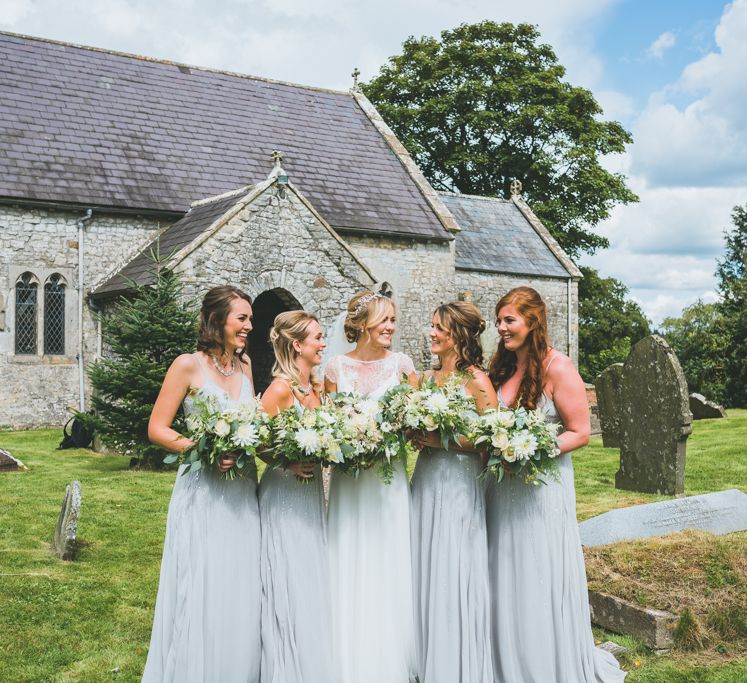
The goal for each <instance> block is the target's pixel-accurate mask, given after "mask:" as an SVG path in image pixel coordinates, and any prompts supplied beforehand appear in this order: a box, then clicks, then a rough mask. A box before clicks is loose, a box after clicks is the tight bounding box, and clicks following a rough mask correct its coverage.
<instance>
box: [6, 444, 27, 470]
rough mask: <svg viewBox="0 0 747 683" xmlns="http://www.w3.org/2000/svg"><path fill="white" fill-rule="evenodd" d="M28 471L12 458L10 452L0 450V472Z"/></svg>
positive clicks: (16, 459)
mask: <svg viewBox="0 0 747 683" xmlns="http://www.w3.org/2000/svg"><path fill="white" fill-rule="evenodd" d="M25 469H28V468H27V467H26V465H24V464H23V463H22V462H21V461H20V460H18V458H14V457H13V456H12V455H11V454H10V451H6V450H5V449H4V448H0V472H17V471H18V470H25Z"/></svg>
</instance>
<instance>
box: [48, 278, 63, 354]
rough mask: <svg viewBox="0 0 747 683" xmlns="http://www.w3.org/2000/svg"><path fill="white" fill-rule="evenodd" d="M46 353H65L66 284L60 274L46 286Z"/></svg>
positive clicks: (50, 279)
mask: <svg viewBox="0 0 747 683" xmlns="http://www.w3.org/2000/svg"><path fill="white" fill-rule="evenodd" d="M44 353H45V354H51V355H63V354H64V353H65V283H64V281H63V280H62V276H60V275H59V273H55V274H54V275H52V277H50V278H49V280H47V283H46V284H45V285H44Z"/></svg>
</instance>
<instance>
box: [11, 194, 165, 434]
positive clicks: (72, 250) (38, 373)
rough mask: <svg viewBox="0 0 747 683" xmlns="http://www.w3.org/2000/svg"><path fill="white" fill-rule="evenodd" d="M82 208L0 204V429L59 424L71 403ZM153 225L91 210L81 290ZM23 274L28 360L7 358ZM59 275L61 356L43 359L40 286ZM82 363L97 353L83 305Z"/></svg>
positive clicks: (130, 251)
mask: <svg viewBox="0 0 747 683" xmlns="http://www.w3.org/2000/svg"><path fill="white" fill-rule="evenodd" d="M82 215H83V211H77V212H70V211H61V210H53V209H29V208H21V207H12V206H0V378H1V379H2V391H1V392H0V427H35V426H42V425H60V424H62V423H63V422H64V421H65V420H66V419H67V415H68V414H67V412H66V407H67V406H75V407H76V408H77V406H78V365H77V359H76V354H77V352H78V348H77V344H78V303H77V302H78V293H77V288H78V228H77V221H78V220H79V219H80V217H81V216H82ZM158 226H159V224H158V222H157V221H155V220H150V219H145V218H140V217H134V216H133V217H129V216H128V217H123V216H113V215H106V214H98V213H96V212H94V214H93V217H92V219H91V220H90V221H88V222H87V223H86V224H85V236H84V255H85V262H84V267H85V289H86V293H87V292H88V291H90V289H91V288H92V287H94V286H95V285H97V284H98V283H99V282H101V281H102V280H103V279H105V278H106V277H107V276H108V275H109V274H111V273H112V272H113V271H115V270H116V269H117V268H118V267H121V265H122V263H124V262H125V259H127V258H129V257H130V256H131V255H134V253H135V252H136V251H137V250H139V249H141V248H142V247H143V246H144V245H145V244H146V243H147V242H148V241H150V240H151V239H153V237H154V236H155V234H156V230H157V229H158ZM25 271H29V272H31V273H32V274H33V275H34V276H35V278H34V279H35V281H38V285H37V292H38V293H37V302H38V303H37V309H38V313H37V320H38V325H37V331H38V332H37V347H38V348H37V350H38V353H37V354H36V355H31V356H29V355H16V354H15V283H16V281H17V279H18V277H19V276H20V275H21V274H22V273H23V272H25ZM54 273H59V274H60V275H62V277H63V278H64V280H63V281H64V282H65V285H66V289H65V350H64V351H65V352H64V354H63V355H44V354H43V353H42V351H43V315H42V309H43V300H44V296H43V292H44V283H45V282H46V280H47V278H48V277H49V276H51V275H52V274H54ZM83 332H84V358H86V359H88V360H90V359H92V357H93V354H94V353H95V352H96V348H97V336H96V324H95V322H94V318H93V312H92V310H91V309H90V308H89V307H88V306H84V329H83Z"/></svg>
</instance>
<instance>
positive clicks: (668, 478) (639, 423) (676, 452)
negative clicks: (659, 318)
mask: <svg viewBox="0 0 747 683" xmlns="http://www.w3.org/2000/svg"><path fill="white" fill-rule="evenodd" d="M620 403H621V409H620V469H619V470H618V471H617V473H616V474H615V486H616V487H617V488H619V489H626V490H629V491H643V492H646V493H663V494H666V495H670V496H671V495H675V494H677V493H682V492H683V491H684V490H685V449H686V442H687V437H688V436H689V435H690V434H691V433H692V419H693V416H692V413H691V412H690V404H689V398H688V393H687V382H686V381H685V375H684V374H683V372H682V368H681V367H680V362H679V361H678V360H677V356H676V355H675V354H674V351H672V349H671V347H670V346H669V344H667V342H666V341H664V339H662V338H661V337H659V336H658V335H651V336H648V337H644V338H643V339H641V341H639V342H638V343H637V344H635V346H633V348H632V349H631V351H630V355H629V356H628V358H627V360H626V361H625V364H624V366H623V370H622V385H621V388H620Z"/></svg>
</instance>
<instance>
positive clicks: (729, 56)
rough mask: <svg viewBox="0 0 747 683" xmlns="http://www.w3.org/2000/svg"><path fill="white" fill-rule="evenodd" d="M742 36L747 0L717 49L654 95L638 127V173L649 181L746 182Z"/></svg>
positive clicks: (745, 47) (720, 34) (725, 19)
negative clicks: (684, 102) (683, 101)
mask: <svg viewBox="0 0 747 683" xmlns="http://www.w3.org/2000/svg"><path fill="white" fill-rule="evenodd" d="M744 35H747V0H735V2H734V3H732V4H731V5H729V6H727V8H726V9H725V11H724V13H723V15H722V17H721V20H720V22H719V25H718V28H717V29H716V35H715V38H716V44H717V47H718V51H714V52H710V53H709V54H707V55H705V56H704V57H702V58H701V59H699V60H697V61H696V62H693V63H692V64H690V65H689V66H688V67H687V68H686V69H685V70H684V71H683V73H682V76H681V78H680V79H679V80H678V81H677V82H676V83H674V84H673V85H671V86H670V87H668V88H666V89H664V90H663V91H661V92H658V93H655V94H654V95H653V96H652V97H651V98H650V100H649V102H648V105H647V106H646V109H645V110H644V112H643V114H642V115H641V117H640V119H639V120H638V122H637V124H636V125H635V127H634V130H633V133H634V137H635V140H636V146H635V153H634V163H633V165H632V170H633V172H635V173H638V174H641V175H643V176H645V178H646V179H647V181H648V182H649V183H650V184H652V185H672V186H677V185H702V186H716V185H724V184H732V185H737V186H744V185H747V164H745V162H744V159H745V158H747V117H745V115H744V112H745V111H746V110H747V85H746V84H747V81H746V80H745V78H744V73H743V71H744V66H743V65H744V64H745V63H746V62H747V41H745V40H744V39H743V36H744ZM683 99H685V100H686V104H679V102H680V101H682V100H683Z"/></svg>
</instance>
